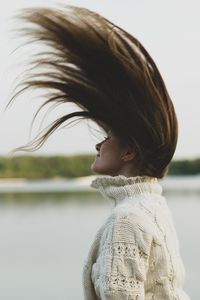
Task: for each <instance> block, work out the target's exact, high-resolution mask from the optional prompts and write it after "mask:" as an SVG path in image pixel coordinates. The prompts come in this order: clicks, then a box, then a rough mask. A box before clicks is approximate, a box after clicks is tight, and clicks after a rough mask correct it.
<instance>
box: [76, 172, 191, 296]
mask: <svg viewBox="0 0 200 300" xmlns="http://www.w3.org/2000/svg"><path fill="white" fill-rule="evenodd" d="M91 187H93V188H95V189H98V190H99V191H100V192H101V194H102V195H103V196H104V197H105V198H107V199H110V200H111V201H112V203H113V204H114V205H113V208H112V213H111V215H110V216H109V217H108V218H107V220H106V222H105V223H104V224H103V226H102V227H101V228H100V229H99V230H98V232H97V234H96V236H95V239H94V241H93V243H92V245H91V248H90V251H89V253H88V257H87V259H86V261H85V264H84V267H83V273H82V280H83V291H84V299H85V300H97V299H101V300H144V299H145V300H150V299H151V300H189V297H188V296H187V294H186V293H185V292H184V291H183V282H184V277H185V270H184V266H183V264H182V260H181V257H180V253H179V244H178V239H177V235H176V231H175V228H174V225H173V220H172V217H171V213H170V210H169V208H168V206H167V202H166V200H165V198H164V197H163V196H162V186H161V185H160V184H159V183H158V180H157V178H155V177H148V176H136V177H125V176H123V175H118V176H109V175H105V176H99V177H97V178H96V179H94V180H93V181H92V183H91Z"/></svg>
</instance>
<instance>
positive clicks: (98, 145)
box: [95, 143, 101, 151]
mask: <svg viewBox="0 0 200 300" xmlns="http://www.w3.org/2000/svg"><path fill="white" fill-rule="evenodd" d="M100 147H101V143H98V144H96V145H95V148H96V150H97V151H99V150H100Z"/></svg>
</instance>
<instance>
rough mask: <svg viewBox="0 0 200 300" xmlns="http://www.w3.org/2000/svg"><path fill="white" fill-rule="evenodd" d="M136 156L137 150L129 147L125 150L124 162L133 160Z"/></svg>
mask: <svg viewBox="0 0 200 300" xmlns="http://www.w3.org/2000/svg"><path fill="white" fill-rule="evenodd" d="M134 157H135V151H134V149H132V148H128V149H127V150H125V151H124V153H123V155H122V157H121V158H122V160H123V161H124V162H126V161H130V160H133V159H134Z"/></svg>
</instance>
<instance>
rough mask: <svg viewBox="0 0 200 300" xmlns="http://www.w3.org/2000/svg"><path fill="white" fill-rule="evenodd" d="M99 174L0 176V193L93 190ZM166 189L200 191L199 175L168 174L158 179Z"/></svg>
mask: <svg viewBox="0 0 200 300" xmlns="http://www.w3.org/2000/svg"><path fill="white" fill-rule="evenodd" d="M98 176H99V175H91V176H84V177H77V178H60V177H55V178H52V179H37V180H30V179H26V178H0V193H13V192H14V193H17V192H20V193H21V192H33V193H34V192H68V191H69V192H76V191H77V192H79V191H80V192H82V191H87V192H90V191H91V192H94V191H95V190H94V189H93V188H91V187H90V184H91V182H92V180H93V179H95V178H96V177H98ZM158 181H159V183H160V184H161V185H162V187H163V190H166V191H195V192H196V191H200V175H187V176H186V175H184V176H177V175H173V176H172V175H169V176H166V177H164V179H159V180H158Z"/></svg>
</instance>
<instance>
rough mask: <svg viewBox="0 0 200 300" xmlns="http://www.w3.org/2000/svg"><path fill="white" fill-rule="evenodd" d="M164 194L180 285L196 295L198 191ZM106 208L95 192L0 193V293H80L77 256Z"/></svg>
mask: <svg viewBox="0 0 200 300" xmlns="http://www.w3.org/2000/svg"><path fill="white" fill-rule="evenodd" d="M185 187H186V186H185V185H184V188H185ZM164 196H165V197H166V198H167V201H168V204H169V207H170V208H171V211H172V214H173V217H174V222H175V225H176V229H177V232H178V235H179V240H180V246H181V254H182V258H183V261H184V264H185V268H186V282H185V290H186V291H187V293H188V294H189V296H190V297H191V299H192V300H199V297H198V296H199V295H200V286H199V279H198V278H199V269H200V263H199V261H200V260H199V253H200V241H199V233H200V192H199V191H193V190H191V189H188V190H187V189H184V191H183V192H181V191H180V189H179V190H178V191H175V190H174V191H172V190H170V191H167V190H166V191H164ZM110 211H111V203H110V202H109V201H108V200H105V199H103V198H102V197H101V196H100V195H99V194H97V193H86V192H85V193H52V192H51V193H49V194H48V193H29V194H28V193H26V194H25V193H22V194H19V193H18V194H11V193H7V194H0V299H2V300H14V299H15V300H36V299H37V300H68V299H73V300H79V299H83V294H82V286H81V284H82V283H81V276H82V266H83V262H84V259H85V257H86V256H87V253H88V250H89V247H90V244H91V242H92V240H93V238H94V236H95V234H96V231H97V230H98V228H99V227H100V226H101V225H102V223H103V222H104V220H105V219H106V218H107V216H108V215H109V214H110Z"/></svg>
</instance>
